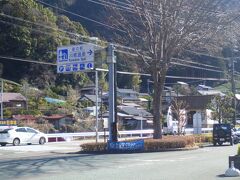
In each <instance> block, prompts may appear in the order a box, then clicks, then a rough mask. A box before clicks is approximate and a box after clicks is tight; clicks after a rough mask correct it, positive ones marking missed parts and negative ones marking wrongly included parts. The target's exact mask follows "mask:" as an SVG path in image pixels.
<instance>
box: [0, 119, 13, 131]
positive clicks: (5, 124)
mask: <svg viewBox="0 0 240 180" xmlns="http://www.w3.org/2000/svg"><path fill="white" fill-rule="evenodd" d="M14 127H17V120H15V119H8V120H2V119H1V120H0V131H2V130H4V129H8V128H14Z"/></svg>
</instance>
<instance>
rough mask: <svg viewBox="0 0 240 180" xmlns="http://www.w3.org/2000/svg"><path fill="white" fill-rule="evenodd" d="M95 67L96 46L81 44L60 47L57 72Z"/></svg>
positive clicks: (69, 71)
mask: <svg viewBox="0 0 240 180" xmlns="http://www.w3.org/2000/svg"><path fill="white" fill-rule="evenodd" d="M93 68H94V46H93V45H89V44H79V45H71V46H63V47H58V49H57V72H58V73H72V72H79V71H88V70H91V69H93Z"/></svg>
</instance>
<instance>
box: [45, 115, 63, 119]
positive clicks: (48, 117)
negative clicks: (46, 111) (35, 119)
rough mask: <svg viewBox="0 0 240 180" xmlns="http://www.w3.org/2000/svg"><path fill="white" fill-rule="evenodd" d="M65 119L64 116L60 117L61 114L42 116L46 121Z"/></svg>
mask: <svg viewBox="0 0 240 180" xmlns="http://www.w3.org/2000/svg"><path fill="white" fill-rule="evenodd" d="M64 117H66V115H62V114H53V115H51V116H43V118H45V119H47V120H58V119H62V118H64Z"/></svg>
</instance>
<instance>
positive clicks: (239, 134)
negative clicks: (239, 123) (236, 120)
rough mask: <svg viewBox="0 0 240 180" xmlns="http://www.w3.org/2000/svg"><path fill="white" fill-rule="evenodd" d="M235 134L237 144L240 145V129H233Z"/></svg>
mask: <svg viewBox="0 0 240 180" xmlns="http://www.w3.org/2000/svg"><path fill="white" fill-rule="evenodd" d="M233 134H234V136H235V137H236V138H235V139H236V140H235V142H236V143H235V144H237V143H239V142H240V128H234V129H233Z"/></svg>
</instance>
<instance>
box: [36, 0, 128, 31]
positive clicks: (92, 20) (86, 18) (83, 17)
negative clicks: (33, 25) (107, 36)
mask: <svg viewBox="0 0 240 180" xmlns="http://www.w3.org/2000/svg"><path fill="white" fill-rule="evenodd" d="M35 1H37V2H39V3H41V4H44V5H46V6H49V7H52V8H54V9H57V10H60V11H63V12H66V13H69V14H71V15H74V16H77V17H80V18H82V19H85V20H88V21H91V22H94V23H96V24H100V25H102V26H105V27H107V28H110V29H114V30H117V31H120V32H123V33H126V31H124V30H121V29H119V28H115V27H113V26H110V25H107V24H104V23H102V22H99V21H96V20H94V19H91V18H88V17H85V16H82V15H80V14H76V13H74V12H71V11H68V10H65V9H62V8H59V7H56V6H53V5H51V4H48V3H46V2H43V1H39V0H35Z"/></svg>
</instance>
